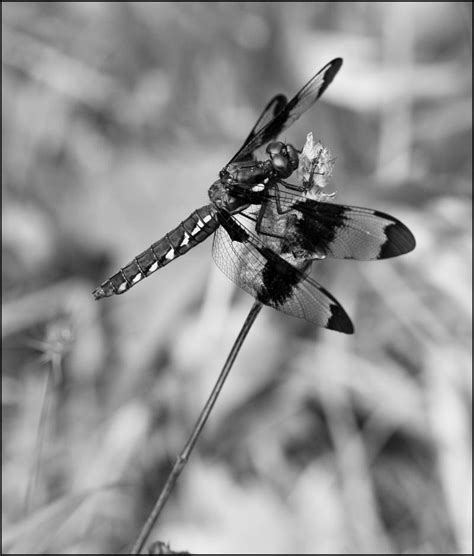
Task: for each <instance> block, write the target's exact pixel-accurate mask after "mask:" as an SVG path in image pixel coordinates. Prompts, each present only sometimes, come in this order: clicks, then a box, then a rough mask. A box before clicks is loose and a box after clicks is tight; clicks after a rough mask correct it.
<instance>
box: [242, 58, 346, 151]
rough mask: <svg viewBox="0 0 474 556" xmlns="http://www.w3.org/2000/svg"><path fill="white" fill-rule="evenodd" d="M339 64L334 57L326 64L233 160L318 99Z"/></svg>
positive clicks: (273, 135)
mask: <svg viewBox="0 0 474 556" xmlns="http://www.w3.org/2000/svg"><path fill="white" fill-rule="evenodd" d="M341 66H342V59H341V58H335V59H334V60H332V61H331V62H329V64H326V65H325V66H324V68H322V69H321V70H320V71H319V72H318V73H317V74H316V75H315V76H314V77H313V78H312V79H311V80H310V81H308V83H306V85H305V86H304V87H303V88H302V89H301V90H300V91H299V92H298V93H297V94H296V95H295V96H294V97H293V98H292V99H291V100H290V101H289V102H288V103H287V104H286V105H285V106H284V107H283V108H282V109H281V110H280V111H279V112H278V113H277V114H275V116H274V117H273V119H271V120H270V121H269V122H268V123H267V124H265V125H264V126H263V127H262V128H261V129H260V130H259V131H258V133H256V134H255V136H254V137H253V138H250V136H249V139H248V140H247V141H246V142H245V143H244V145H243V146H242V148H241V149H240V150H239V152H238V153H237V154H236V155H235V156H234V158H233V160H242V159H245V158H246V157H247V156H248V155H249V154H250V153H252V152H253V151H255V150H256V149H258V148H259V147H261V146H262V145H265V144H266V143H268V142H269V141H271V140H272V139H275V138H276V137H278V136H279V135H280V134H281V132H282V131H283V130H284V129H287V128H288V127H289V126H290V125H291V124H292V123H293V122H295V121H296V120H297V119H298V118H299V117H300V116H301V114H303V113H304V112H306V110H308V108H310V107H311V106H312V105H313V104H314V103H315V102H316V101H317V100H318V98H319V97H320V96H321V95H322V94H323V93H324V91H325V90H326V89H327V87H328V86H329V84H330V83H331V81H332V80H333V79H334V76H335V75H336V73H337V72H338V71H339V69H340V68H341Z"/></svg>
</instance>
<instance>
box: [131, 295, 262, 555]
mask: <svg viewBox="0 0 474 556" xmlns="http://www.w3.org/2000/svg"><path fill="white" fill-rule="evenodd" d="M261 308H262V304H261V303H260V302H259V301H255V302H254V304H253V306H252V308H251V309H250V312H249V314H248V315H247V318H246V320H245V322H244V325H243V326H242V328H241V330H240V332H239V335H238V336H237V339H236V340H235V342H234V345H233V346H232V349H231V351H230V353H229V356H228V357H227V360H226V362H225V364H224V366H223V367H222V370H221V372H220V374H219V378H218V379H217V382H216V384H215V385H214V388H213V389H212V392H211V394H210V396H209V398H208V400H207V402H206V405H205V406H204V408H203V409H202V411H201V414H200V415H199V418H198V420H197V421H196V424H195V425H194V428H193V431H192V433H191V435H190V437H189V438H188V441H187V442H186V445H185V446H184V448H183V451H182V452H181V454H180V455H179V456H178V457H177V458H176V462H175V464H174V466H173V469H172V470H171V473H170V474H169V475H168V479H167V480H166V483H165V486H164V487H163V489H162V491H161V493H160V495H159V497H158V500H157V501H156V503H155V505H154V507H153V509H152V511H151V513H150V515H149V516H148V519H147V520H146V522H145V524H144V525H143V527H142V530H141V531H140V534H139V535H138V537H137V540H136V541H135V543H134V545H133V548H132V550H131V552H130V554H140V553H141V551H142V549H143V545H144V544H145V542H146V540H147V538H148V536H149V534H150V532H151V530H152V528H153V526H154V525H155V523H156V521H157V519H158V517H159V515H160V513H161V510H162V509H163V507H164V505H165V504H166V502H167V500H168V498H169V496H170V494H171V491H172V490H173V487H174V485H175V484H176V481H177V480H178V477H179V475H180V474H181V472H182V471H183V469H184V466H185V465H186V463H187V461H188V459H189V456H190V455H191V452H192V451H193V448H194V445H195V444H196V442H197V440H198V438H199V435H200V434H201V432H202V429H203V428H204V425H205V424H206V421H207V419H208V418H209V415H210V413H211V411H212V408H213V407H214V404H215V403H216V401H217V398H218V396H219V394H220V391H221V390H222V387H223V385H224V382H225V380H226V378H227V376H228V375H229V372H230V369H231V368H232V365H233V364H234V361H235V358H236V357H237V354H238V353H239V351H240V348H241V347H242V344H243V342H244V340H245V338H246V336H247V334H248V333H249V331H250V328H251V327H252V325H253V323H254V321H255V319H256V317H257V315H258V313H259V312H260V309H261Z"/></svg>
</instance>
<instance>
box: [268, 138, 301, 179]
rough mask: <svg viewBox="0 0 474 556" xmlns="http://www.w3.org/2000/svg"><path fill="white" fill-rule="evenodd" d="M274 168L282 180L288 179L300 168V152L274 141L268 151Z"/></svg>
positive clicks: (288, 145)
mask: <svg viewBox="0 0 474 556" xmlns="http://www.w3.org/2000/svg"><path fill="white" fill-rule="evenodd" d="M266 152H267V154H268V155H269V156H270V159H271V161H272V166H273V168H274V170H275V172H276V173H277V175H278V176H279V177H281V178H288V177H289V176H290V175H291V174H292V173H293V172H294V171H295V170H296V169H297V168H298V160H299V159H298V151H297V150H296V149H295V148H294V147H293V145H290V144H285V143H283V142H282V141H272V142H271V143H269V144H268V146H267V149H266Z"/></svg>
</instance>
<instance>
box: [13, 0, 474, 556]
mask: <svg viewBox="0 0 474 556" xmlns="http://www.w3.org/2000/svg"><path fill="white" fill-rule="evenodd" d="M471 6H472V4H471V3H467V2H466V3H465V2H449V3H448V2H437V3H388V2H378V3H367V2H361V3H357V2H350V3H346V2H331V3H330V2H317V3H298V2H296V3H286V2H283V3H273V2H269V3H258V2H257V3H235V2H231V3H186V2H184V3H177V2H176V3H166V2H164V3H142V2H134V3H131V2H130V3H129V2H121V3H118V2H117V3H116V2H110V3H109V2H94V3H92V2H91V3H88V2H81V3H79V2H68V3H55V2H52V3H50V2H35V3H28V2H18V3H16V2H15V3H14V2H3V3H2V32H3V38H2V46H3V49H2V50H3V66H2V77H3V88H2V92H3V99H2V117H3V126H2V138H3V147H2V155H3V184H2V195H3V212H2V215H3V222H2V225H3V228H2V231H3V234H2V237H3V251H2V253H3V269H2V286H3V304H2V308H3V316H2V324H3V327H2V330H3V375H2V387H3V397H2V402H3V403H2V410H3V411H2V416H3V444H2V449H3V450H2V460H3V476H2V479H3V547H4V551H5V552H7V553H8V552H9V553H21V552H23V553H25V552H33V553H54V552H60V553H78V554H84V553H111V552H115V551H119V552H120V551H122V552H126V551H127V547H128V546H129V545H130V543H131V542H132V541H133V539H134V536H135V535H136V533H137V531H138V529H139V527H140V526H141V524H142V523H143V520H144V518H145V516H146V515H147V513H148V511H149V509H150V507H151V505H152V503H153V501H154V498H155V496H156V494H157V493H158V491H159V489H160V486H161V485H162V483H163V481H164V480H165V478H166V474H167V472H168V470H169V468H170V465H171V464H172V462H173V460H174V457H175V455H176V454H177V453H178V451H179V450H180V448H181V447H182V445H183V442H184V440H185V439H186V437H187V435H188V433H189V431H190V428H191V425H192V423H193V422H194V420H195V418H196V416H197V414H198V412H199V410H200V407H201V406H202V404H203V402H204V400H205V398H206V396H207V393H208V392H209V389H210V386H211V384H212V383H213V381H214V380H215V377H216V374H217V372H218V370H219V368H220V365H221V364H222V363H223V361H224V358H225V356H226V354H227V351H228V349H229V348H230V346H231V344H232V342H233V340H234V338H235V336H236V334H237V332H238V330H239V328H240V326H241V324H242V322H243V320H244V318H245V315H246V313H247V311H248V310H249V308H250V306H251V303H252V300H251V299H250V298H249V297H248V296H247V295H246V294H244V293H242V292H240V291H236V290H235V288H234V287H233V285H232V284H231V283H230V282H229V281H227V280H226V279H225V278H224V277H223V276H221V274H220V273H219V271H218V270H216V269H215V268H214V266H213V263H212V260H211V256H210V242H207V243H205V244H203V245H201V246H199V247H197V248H196V249H194V250H193V251H191V252H190V253H189V254H187V255H186V256H185V257H182V258H180V259H178V260H177V261H175V262H173V264H172V265H169V266H168V267H166V269H163V270H162V271H160V272H159V273H157V274H156V275H154V277H152V278H150V279H149V280H146V281H145V282H144V283H143V284H140V285H139V286H137V287H136V288H134V289H133V290H132V291H131V292H129V293H128V294H127V295H125V296H123V297H122V296H120V297H117V298H114V299H108V300H104V301H102V302H100V303H98V302H94V301H93V299H92V296H91V293H90V292H91V290H92V289H93V287H94V286H96V285H97V284H98V283H100V282H101V281H102V280H103V279H104V278H106V277H107V276H108V274H110V273H113V272H114V271H115V270H116V268H117V267H119V266H121V265H123V264H124V263H126V262H128V261H129V260H130V259H131V258H132V257H133V256H134V255H135V254H137V253H139V252H140V251H142V250H143V249H145V248H146V247H147V246H148V245H150V244H151V243H152V242H153V241H156V240H157V239H159V238H160V237H161V236H162V235H163V234H164V233H165V232H166V231H168V229H170V228H171V227H173V226H175V225H176V223H178V222H179V221H181V220H182V219H183V218H184V217H186V216H187V215H188V214H189V213H190V212H191V211H192V210H193V209H194V208H196V207H197V206H200V205H202V204H204V203H205V202H206V199H207V188H208V186H209V185H210V184H211V183H212V181H213V180H214V179H215V177H216V175H217V173H218V171H219V170H220V169H221V168H222V166H223V165H224V164H225V163H226V162H227V161H228V160H229V159H230V158H231V156H232V155H233V153H234V152H235V151H236V150H237V148H238V147H239V146H240V142H241V141H242V140H243V139H244V138H245V137H246V136H247V133H248V131H249V129H250V128H251V126H252V125H253V123H254V120H255V118H256V117H257V115H258V113H259V111H260V110H261V108H262V107H263V106H264V105H265V103H266V102H267V101H268V99H269V98H270V96H272V95H273V94H275V93H277V92H285V93H287V94H290V95H291V94H293V93H294V92H296V91H297V90H298V88H299V87H300V86H301V85H302V84H303V83H304V82H305V81H306V80H307V79H308V78H309V77H311V76H312V75H313V74H314V73H315V71H316V70H318V69H319V68H320V67H321V66H323V65H324V64H325V63H326V62H328V61H329V60H330V59H332V58H334V57H336V56H342V57H343V58H344V66H343V68H342V70H341V72H340V74H339V75H338V76H337V78H336V80H335V82H334V83H333V85H332V86H331V88H330V89H329V90H328V91H327V93H326V95H325V97H324V99H322V100H321V101H320V103H319V104H318V105H317V107H315V108H314V109H313V110H311V111H310V112H309V113H308V114H307V115H305V117H304V118H302V121H299V122H298V123H297V124H295V126H294V127H292V129H291V130H290V131H289V132H288V133H287V134H286V135H285V137H284V138H285V139H288V140H291V141H293V142H295V143H296V145H300V144H302V141H304V138H305V137H306V133H307V132H309V131H313V133H314V135H315V138H316V139H321V140H322V141H323V142H324V144H325V145H326V146H328V147H329V148H330V150H331V151H332V152H333V153H334V154H336V155H337V163H336V167H335V173H334V185H333V186H334V188H335V189H337V190H338V197H337V200H338V201H339V202H341V203H348V204H350V203H352V204H356V205H361V206H370V207H373V208H379V209H380V210H386V211H387V212H389V213H392V214H394V215H395V216H397V217H398V218H400V219H401V220H402V221H404V222H405V223H406V224H407V225H408V226H409V227H410V228H411V229H412V230H413V232H414V234H415V236H416V238H417V242H418V246H417V249H416V250H415V251H414V252H413V253H412V254H410V255H408V256H405V257H402V258H401V259H400V260H390V261H385V262H377V263H354V262H349V261H334V262H329V261H323V262H320V263H317V264H315V265H314V274H315V276H316V277H317V279H318V281H320V282H321V283H322V284H323V285H325V286H327V287H328V289H329V290H330V291H331V292H332V293H333V294H334V295H335V296H336V297H337V298H338V299H339V300H340V301H341V303H342V304H343V305H344V307H345V308H346V309H347V311H348V313H349V314H350V315H351V317H352V319H353V321H354V323H355V327H356V334H355V335H354V336H353V337H343V336H342V335H338V334H337V333H333V332H328V331H322V330H319V329H315V327H313V326H311V325H309V324H308V323H305V322H302V321H298V320H296V319H292V318H290V317H286V316H284V315H281V314H278V313H277V312H275V311H272V310H271V309H264V310H263V311H262V314H261V315H260V316H259V318H258V320H257V323H256V325H255V327H254V329H253V330H252V332H251V335H250V337H249V338H248V339H247V342H246V344H245V345H244V348H243V351H242V353H241V356H240V359H239V360H238V361H237V363H236V365H235V368H234V369H233V371H232V373H231V376H230V379H229V381H228V383H227V384H226V387H225V389H224V393H223V395H222V398H221V399H220V400H219V402H218V406H217V408H216V412H215V414H214V415H213V417H212V418H211V420H210V422H209V423H208V426H207V428H206V430H205V434H204V436H203V438H202V439H201V442H200V444H199V445H198V447H197V451H196V453H195V454H194V456H193V458H192V459H191V461H190V464H189V465H188V467H187V469H186V471H185V473H184V475H183V476H182V478H181V479H180V482H179V484H178V488H177V490H176V491H175V492H174V494H173V497H172V499H171V501H170V503H169V505H168V507H167V508H166V510H165V512H164V514H163V518H162V521H161V522H160V523H159V524H158V527H157V529H156V532H155V534H154V535H153V538H152V539H150V540H161V541H163V542H170V544H171V546H172V548H173V549H174V550H189V551H190V552H196V553H198V552H200V553H236V552H243V553H246V552H247V553H259V552H261V553H299V552H301V553H316V554H317V553H341V552H348V553H367V552H371V553H377V552H386V553H442V552H444V551H446V552H448V553H470V551H471V509H470V508H471V504H470V501H471V425H470V417H471V409H470V407H471V378H470V377H471V374H470V373H471V221H472V220H471V218H472V214H471V202H470V201H471V160H472V158H471V148H472V144H471V117H472V116H471V114H472V112H471V73H470V67H471V54H470V51H471Z"/></svg>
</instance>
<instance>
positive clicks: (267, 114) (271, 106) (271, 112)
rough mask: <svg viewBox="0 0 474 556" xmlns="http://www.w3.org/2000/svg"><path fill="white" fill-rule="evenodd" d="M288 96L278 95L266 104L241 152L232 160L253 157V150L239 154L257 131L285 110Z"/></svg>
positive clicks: (237, 160)
mask: <svg viewBox="0 0 474 556" xmlns="http://www.w3.org/2000/svg"><path fill="white" fill-rule="evenodd" d="M286 103H287V98H286V96H285V95H276V96H274V97H273V98H272V100H271V101H270V102H269V103H268V104H267V105H266V106H265V108H264V109H263V112H262V114H261V115H260V117H259V118H258V120H257V122H256V124H255V125H254V126H253V128H252V131H251V132H250V133H249V135H248V137H247V139H245V141H244V144H243V145H242V147H241V148H240V150H239V152H238V153H237V154H236V155H235V156H234V158H233V159H232V160H231V162H241V161H242V160H247V159H251V158H252V152H250V153H249V152H247V153H245V155H244V156H238V155H239V153H240V152H241V151H243V149H244V147H245V145H247V143H250V142H251V141H253V139H254V137H255V136H256V135H257V133H258V132H259V131H260V130H261V129H262V128H264V127H265V126H266V125H267V124H268V123H269V122H270V121H271V120H272V119H273V118H274V117H275V116H276V115H277V114H278V113H279V112H281V111H282V110H283V108H284V107H285V106H286Z"/></svg>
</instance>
